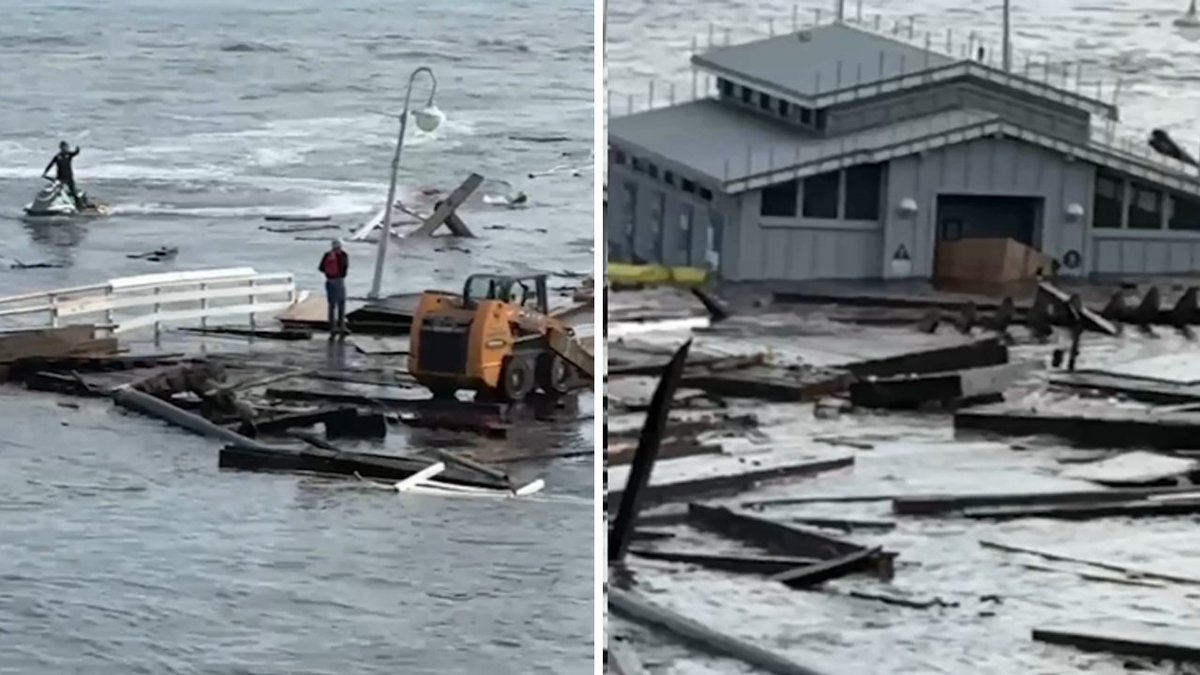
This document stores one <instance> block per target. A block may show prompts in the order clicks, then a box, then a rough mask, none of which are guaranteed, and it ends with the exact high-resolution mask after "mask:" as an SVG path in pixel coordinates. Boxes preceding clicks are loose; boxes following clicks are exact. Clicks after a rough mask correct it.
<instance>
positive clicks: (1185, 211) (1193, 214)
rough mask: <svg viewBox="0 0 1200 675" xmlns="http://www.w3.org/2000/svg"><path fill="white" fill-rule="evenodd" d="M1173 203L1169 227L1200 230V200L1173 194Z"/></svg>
mask: <svg viewBox="0 0 1200 675" xmlns="http://www.w3.org/2000/svg"><path fill="white" fill-rule="evenodd" d="M1171 204H1172V207H1173V208H1172V209H1171V211H1172V213H1171V221H1170V222H1169V223H1167V227H1170V228H1171V229H1172V230H1200V201H1197V200H1195V199H1193V198H1191V197H1183V196H1180V195H1173V196H1172V197H1171Z"/></svg>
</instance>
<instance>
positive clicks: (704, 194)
mask: <svg viewBox="0 0 1200 675" xmlns="http://www.w3.org/2000/svg"><path fill="white" fill-rule="evenodd" d="M699 192H700V199H703V200H704V201H706V202H711V201H712V190H709V189H708V188H703V187H702V188H700V190H699Z"/></svg>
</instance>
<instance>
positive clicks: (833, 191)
mask: <svg viewBox="0 0 1200 675" xmlns="http://www.w3.org/2000/svg"><path fill="white" fill-rule="evenodd" d="M838 182H839V181H838V172H837V171H830V172H829V173H821V174H817V175H816V176H809V177H808V178H805V179H804V217H805V218H837V216H838Z"/></svg>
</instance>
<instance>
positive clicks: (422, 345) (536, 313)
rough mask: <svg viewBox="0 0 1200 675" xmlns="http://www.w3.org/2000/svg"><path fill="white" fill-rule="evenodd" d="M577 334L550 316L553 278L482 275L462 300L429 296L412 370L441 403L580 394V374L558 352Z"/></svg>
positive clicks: (418, 317)
mask: <svg viewBox="0 0 1200 675" xmlns="http://www.w3.org/2000/svg"><path fill="white" fill-rule="evenodd" d="M564 339H566V340H567V341H573V339H574V338H573V332H572V331H571V329H570V328H568V327H566V326H565V325H563V324H562V323H561V322H560V321H558V320H557V319H555V318H553V317H551V316H550V315H549V300H548V298H547V293H546V275H544V274H543V275H534V276H528V277H512V276H499V275H492V274H476V275H472V276H471V277H469V278H468V279H467V281H466V283H465V284H463V291H462V294H461V295H456V294H453V293H446V292H442V291H426V292H425V293H424V294H423V295H422V296H421V300H420V302H419V303H418V305H417V311H416V313H415V314H414V316H413V323H412V332H411V334H410V338H409V340H410V345H409V356H408V370H409V372H410V373H411V374H412V375H413V377H414V378H416V380H417V381H418V382H420V383H421V384H422V385H424V386H425V387H427V388H429V390H430V391H432V392H433V395H434V396H435V397H440V398H451V397H453V396H454V395H455V393H456V392H457V391H458V390H460V389H466V390H470V391H474V392H476V397H477V398H481V397H482V398H483V399H484V400H499V401H507V402H514V401H520V400H522V399H524V398H525V397H526V396H528V395H529V394H530V393H531V392H533V391H535V390H539V389H540V390H541V391H542V392H544V393H546V394H549V395H551V396H556V395H562V394H566V393H567V392H568V391H570V390H571V389H573V388H575V387H577V386H579V384H580V383H581V381H582V378H581V377H580V376H579V373H578V372H577V371H578V368H577V367H576V366H574V365H573V364H572V363H571V362H569V361H568V360H567V359H565V358H563V357H562V356H560V354H559V353H558V352H556V351H555V345H561V344H563V341H564Z"/></svg>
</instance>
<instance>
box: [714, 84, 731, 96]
mask: <svg viewBox="0 0 1200 675" xmlns="http://www.w3.org/2000/svg"><path fill="white" fill-rule="evenodd" d="M717 82H718V83H719V84H720V87H721V95H722V96H728V97H729V98H733V83H732V82H730V81H729V80H717Z"/></svg>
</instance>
